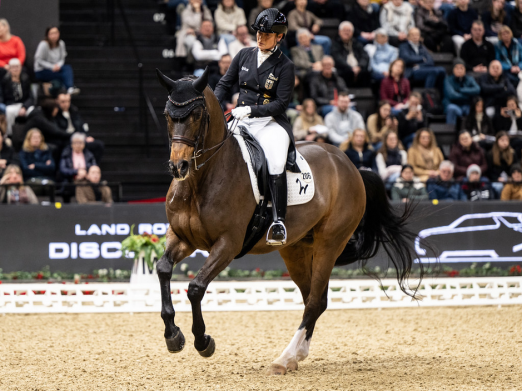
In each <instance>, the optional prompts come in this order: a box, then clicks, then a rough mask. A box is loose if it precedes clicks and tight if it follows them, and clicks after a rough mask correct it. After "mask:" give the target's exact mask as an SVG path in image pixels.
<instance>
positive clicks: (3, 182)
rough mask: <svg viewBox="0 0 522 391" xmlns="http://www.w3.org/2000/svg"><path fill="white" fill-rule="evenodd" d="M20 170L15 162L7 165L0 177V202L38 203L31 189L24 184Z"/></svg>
mask: <svg viewBox="0 0 522 391" xmlns="http://www.w3.org/2000/svg"><path fill="white" fill-rule="evenodd" d="M23 184H24V180H23V176H22V170H21V169H20V167H18V166H17V165H16V164H11V165H9V166H7V168H6V169H5V171H4V175H3V176H2V179H0V203H2V204H38V198H36V195H35V194H34V192H33V190H32V189H31V188H30V187H28V186H24V185H23Z"/></svg>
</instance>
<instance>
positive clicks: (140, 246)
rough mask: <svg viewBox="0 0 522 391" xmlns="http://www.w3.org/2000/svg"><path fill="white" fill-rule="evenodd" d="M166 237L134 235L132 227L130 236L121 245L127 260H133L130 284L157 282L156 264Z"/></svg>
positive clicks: (162, 251)
mask: <svg viewBox="0 0 522 391" xmlns="http://www.w3.org/2000/svg"><path fill="white" fill-rule="evenodd" d="M165 242H166V237H165V236H162V237H158V236H157V235H151V234H149V233H147V232H144V233H143V234H141V235H134V225H133V226H132V227H131V234H130V236H129V237H127V238H126V239H125V240H124V241H123V242H122V243H121V251H122V253H123V254H124V255H125V256H126V257H127V258H134V265H133V267H132V274H131V278H130V282H131V283H138V284H145V283H154V282H156V283H157V282H158V275H157V273H156V263H157V262H158V259H159V258H161V256H162V255H163V253H164V251H165Z"/></svg>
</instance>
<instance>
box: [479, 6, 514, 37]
mask: <svg viewBox="0 0 522 391" xmlns="http://www.w3.org/2000/svg"><path fill="white" fill-rule="evenodd" d="M490 4H491V5H490V8H489V10H487V11H486V12H484V13H483V14H482V17H481V20H482V22H483V23H484V28H485V30H486V39H487V40H488V41H490V42H491V43H493V44H495V43H497V42H498V39H499V33H500V28H501V27H502V26H504V25H505V26H509V25H510V24H511V15H510V14H509V13H508V12H506V10H505V9H504V5H505V2H504V0H491V2H490Z"/></svg>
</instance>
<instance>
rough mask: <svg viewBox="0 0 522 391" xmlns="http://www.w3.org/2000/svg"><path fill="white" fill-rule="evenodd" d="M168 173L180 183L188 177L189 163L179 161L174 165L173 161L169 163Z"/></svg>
mask: <svg viewBox="0 0 522 391" xmlns="http://www.w3.org/2000/svg"><path fill="white" fill-rule="evenodd" d="M169 171H170V173H171V174H172V176H173V177H174V178H175V179H177V180H180V181H182V180H184V179H185V178H186V177H187V175H188V172H189V162H188V161H186V160H180V161H179V162H178V163H177V164H174V162H173V161H169Z"/></svg>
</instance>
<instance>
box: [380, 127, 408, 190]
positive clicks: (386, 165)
mask: <svg viewBox="0 0 522 391" xmlns="http://www.w3.org/2000/svg"><path fill="white" fill-rule="evenodd" d="M375 163H376V165H377V170H378V172H379V175H380V176H381V178H382V180H383V181H387V182H395V181H396V180H397V178H398V177H399V175H400V173H401V171H402V166H404V165H405V164H407V163H408V154H407V153H406V151H405V150H404V148H403V147H402V144H401V143H400V141H399V137H398V136H397V133H395V132H394V131H388V132H387V133H386V134H385V135H384V139H383V142H382V147H381V148H380V149H379V152H378V153H377V157H376V159H375Z"/></svg>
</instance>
